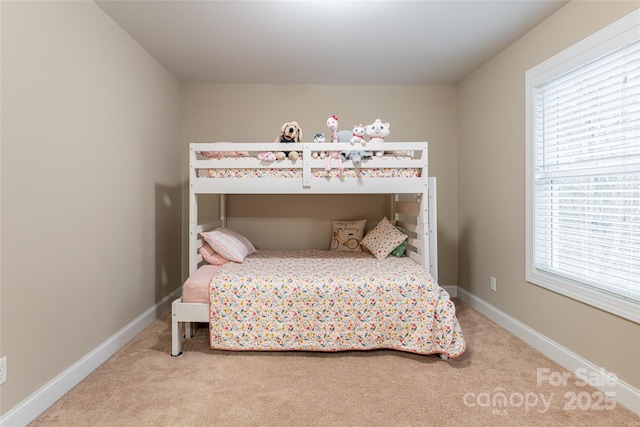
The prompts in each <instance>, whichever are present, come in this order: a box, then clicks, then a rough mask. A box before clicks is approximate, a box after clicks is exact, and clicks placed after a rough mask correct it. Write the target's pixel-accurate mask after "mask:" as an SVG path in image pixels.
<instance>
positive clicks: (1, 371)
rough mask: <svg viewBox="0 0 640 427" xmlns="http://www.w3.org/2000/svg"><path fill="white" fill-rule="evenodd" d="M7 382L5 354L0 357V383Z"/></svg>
mask: <svg viewBox="0 0 640 427" xmlns="http://www.w3.org/2000/svg"><path fill="white" fill-rule="evenodd" d="M6 382H7V356H4V357H3V358H2V359H0V384H4V383H6Z"/></svg>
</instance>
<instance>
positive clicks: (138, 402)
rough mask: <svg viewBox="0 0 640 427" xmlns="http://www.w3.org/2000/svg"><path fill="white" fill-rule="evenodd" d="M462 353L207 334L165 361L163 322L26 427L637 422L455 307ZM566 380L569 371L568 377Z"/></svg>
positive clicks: (167, 347)
mask: <svg viewBox="0 0 640 427" xmlns="http://www.w3.org/2000/svg"><path fill="white" fill-rule="evenodd" d="M454 301H455V303H456V306H457V315H458V319H459V321H460V324H461V327H462V331H463V333H464V335H465V338H466V340H467V351H466V353H465V354H463V355H462V356H460V357H459V358H457V359H452V360H448V361H442V360H440V359H439V358H438V357H437V356H420V355H415V354H408V353H402V352H397V351H392V350H376V351H366V352H343V353H308V352H277V353H275V352H274V353H268V352H243V353H237V352H224V351H214V350H211V349H209V347H208V334H207V332H208V331H207V329H206V327H204V328H200V329H198V331H197V334H196V336H195V337H194V338H193V339H191V340H187V341H185V343H184V345H183V351H184V354H183V355H181V356H180V357H176V358H174V357H171V356H170V351H171V325H170V314H169V313H166V314H165V315H164V316H163V317H162V318H161V319H157V320H155V321H154V322H153V323H152V324H151V325H150V326H149V327H148V328H147V329H145V330H144V331H143V332H142V333H141V334H139V335H138V336H137V337H135V338H134V339H133V340H132V341H131V342H129V343H128V344H127V345H126V346H125V347H124V348H122V349H121V350H120V351H118V352H117V353H116V354H115V355H114V356H113V357H111V358H110V359H109V360H108V361H107V362H105V363H104V364H103V365H102V366H100V367H99V368H98V369H97V370H96V371H95V372H93V373H92V374H91V375H89V376H88V377H87V378H86V379H85V380H84V381H82V382H81V383H80V384H79V385H78V386H77V387H75V388H74V389H73V390H71V391H70V392H69V393H67V394H66V395H65V396H64V397H63V398H62V399H60V400H59V401H58V402H57V403H55V404H54V405H53V406H52V407H51V408H49V409H48V410H47V411H46V412H44V413H43V414H42V415H41V416H40V417H38V418H37V419H36V420H35V421H34V422H33V423H32V424H30V426H32V427H39V426H65V427H69V426H608V427H609V426H640V417H638V416H636V415H635V414H634V413H632V412H631V411H629V410H627V409H626V408H624V407H622V406H621V405H617V404H616V403H615V402H613V401H607V400H605V399H604V395H602V393H601V392H599V391H597V390H596V389H593V388H591V387H588V386H581V385H580V383H579V382H578V384H576V382H577V379H576V378H575V377H574V376H573V374H571V376H570V377H569V378H568V379H567V381H566V383H567V384H566V385H563V384H560V385H554V384H553V381H548V380H547V378H559V377H558V375H564V374H565V373H566V370H565V369H564V368H562V367H561V366H559V365H557V364H556V363H554V362H552V361H551V360H549V359H548V358H546V357H545V356H543V355H542V354H540V353H539V352H537V351H536V350H534V349H533V348H532V347H530V346H529V345H527V344H525V343H524V342H522V341H521V340H519V339H517V338H516V337H515V336H513V335H511V334H510V333H509V332H507V331H505V330H504V329H502V328H500V327H499V326H497V325H496V324H494V323H493V322H491V321H489V320H488V319H487V318H485V317H484V316H482V315H481V314H480V313H478V312H477V311H475V310H472V309H471V308H469V307H467V306H465V305H464V304H462V303H461V302H459V301H457V300H454ZM567 374H568V373H567Z"/></svg>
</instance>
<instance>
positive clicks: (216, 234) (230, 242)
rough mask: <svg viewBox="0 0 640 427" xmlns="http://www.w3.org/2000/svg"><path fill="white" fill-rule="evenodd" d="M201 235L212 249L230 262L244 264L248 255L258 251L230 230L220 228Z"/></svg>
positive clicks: (241, 236) (246, 240)
mask: <svg viewBox="0 0 640 427" xmlns="http://www.w3.org/2000/svg"><path fill="white" fill-rule="evenodd" d="M200 234H201V235H202V237H203V238H204V240H205V241H206V242H207V243H208V244H209V246H211V249H213V250H214V251H216V252H217V253H219V254H220V255H222V256H223V257H225V258H226V259H228V260H229V261H235V262H242V261H244V259H245V258H246V257H247V255H251V254H252V253H254V252H255V251H256V248H255V247H254V246H253V244H252V243H251V241H249V239H247V238H246V237H244V236H243V235H241V234H240V233H237V232H235V231H233V230H231V229H229V228H225V227H218V228H216V229H215V230H213V231H207V232H204V233H200Z"/></svg>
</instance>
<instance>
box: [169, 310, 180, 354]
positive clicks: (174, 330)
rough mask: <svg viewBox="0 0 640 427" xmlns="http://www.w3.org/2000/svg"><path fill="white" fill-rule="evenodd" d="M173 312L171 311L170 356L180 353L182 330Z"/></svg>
mask: <svg viewBox="0 0 640 427" xmlns="http://www.w3.org/2000/svg"><path fill="white" fill-rule="evenodd" d="M181 329H182V328H181V327H180V322H178V319H177V318H176V314H175V313H171V357H178V356H180V355H181V354H182V333H181V332H182V331H181Z"/></svg>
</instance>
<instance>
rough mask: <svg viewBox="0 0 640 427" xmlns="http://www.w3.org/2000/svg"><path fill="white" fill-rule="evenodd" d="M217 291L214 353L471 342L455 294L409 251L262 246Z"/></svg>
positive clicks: (455, 349) (233, 267)
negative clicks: (382, 255) (383, 253)
mask: <svg viewBox="0 0 640 427" xmlns="http://www.w3.org/2000/svg"><path fill="white" fill-rule="evenodd" d="M210 295H211V302H210V309H209V315H210V324H209V326H210V343H211V348H213V349H225V350H310V351H311V350H312V351H342V350H368V349H396V350H403V351H407V352H413V353H419V354H443V355H446V356H448V357H457V356H459V355H461V354H462V353H463V352H464V351H465V348H466V344H465V340H464V337H463V335H462V331H461V329H460V325H459V324H458V321H457V318H456V313H455V306H454V305H453V303H452V302H451V300H450V298H449V294H448V293H447V292H446V291H445V290H444V289H442V288H441V287H439V286H438V285H437V284H436V283H434V281H433V279H432V278H431V276H430V275H429V274H428V273H427V272H426V271H425V270H424V269H423V267H422V266H420V265H419V264H417V263H415V262H414V261H412V260H411V259H409V258H407V257H402V258H396V257H393V256H390V257H388V258H387V259H384V260H378V259H376V258H374V257H373V256H372V255H370V254H368V253H360V252H358V253H355V252H338V251H320V250H300V251H266V250H261V251H258V252H256V253H255V254H253V255H250V256H249V257H247V258H246V259H245V260H244V262H243V263H242V264H238V263H233V262H229V263H227V264H225V265H224V266H223V267H222V269H221V270H220V271H219V272H218V274H216V275H215V276H214V277H213V279H212V281H211V285H210Z"/></svg>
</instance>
